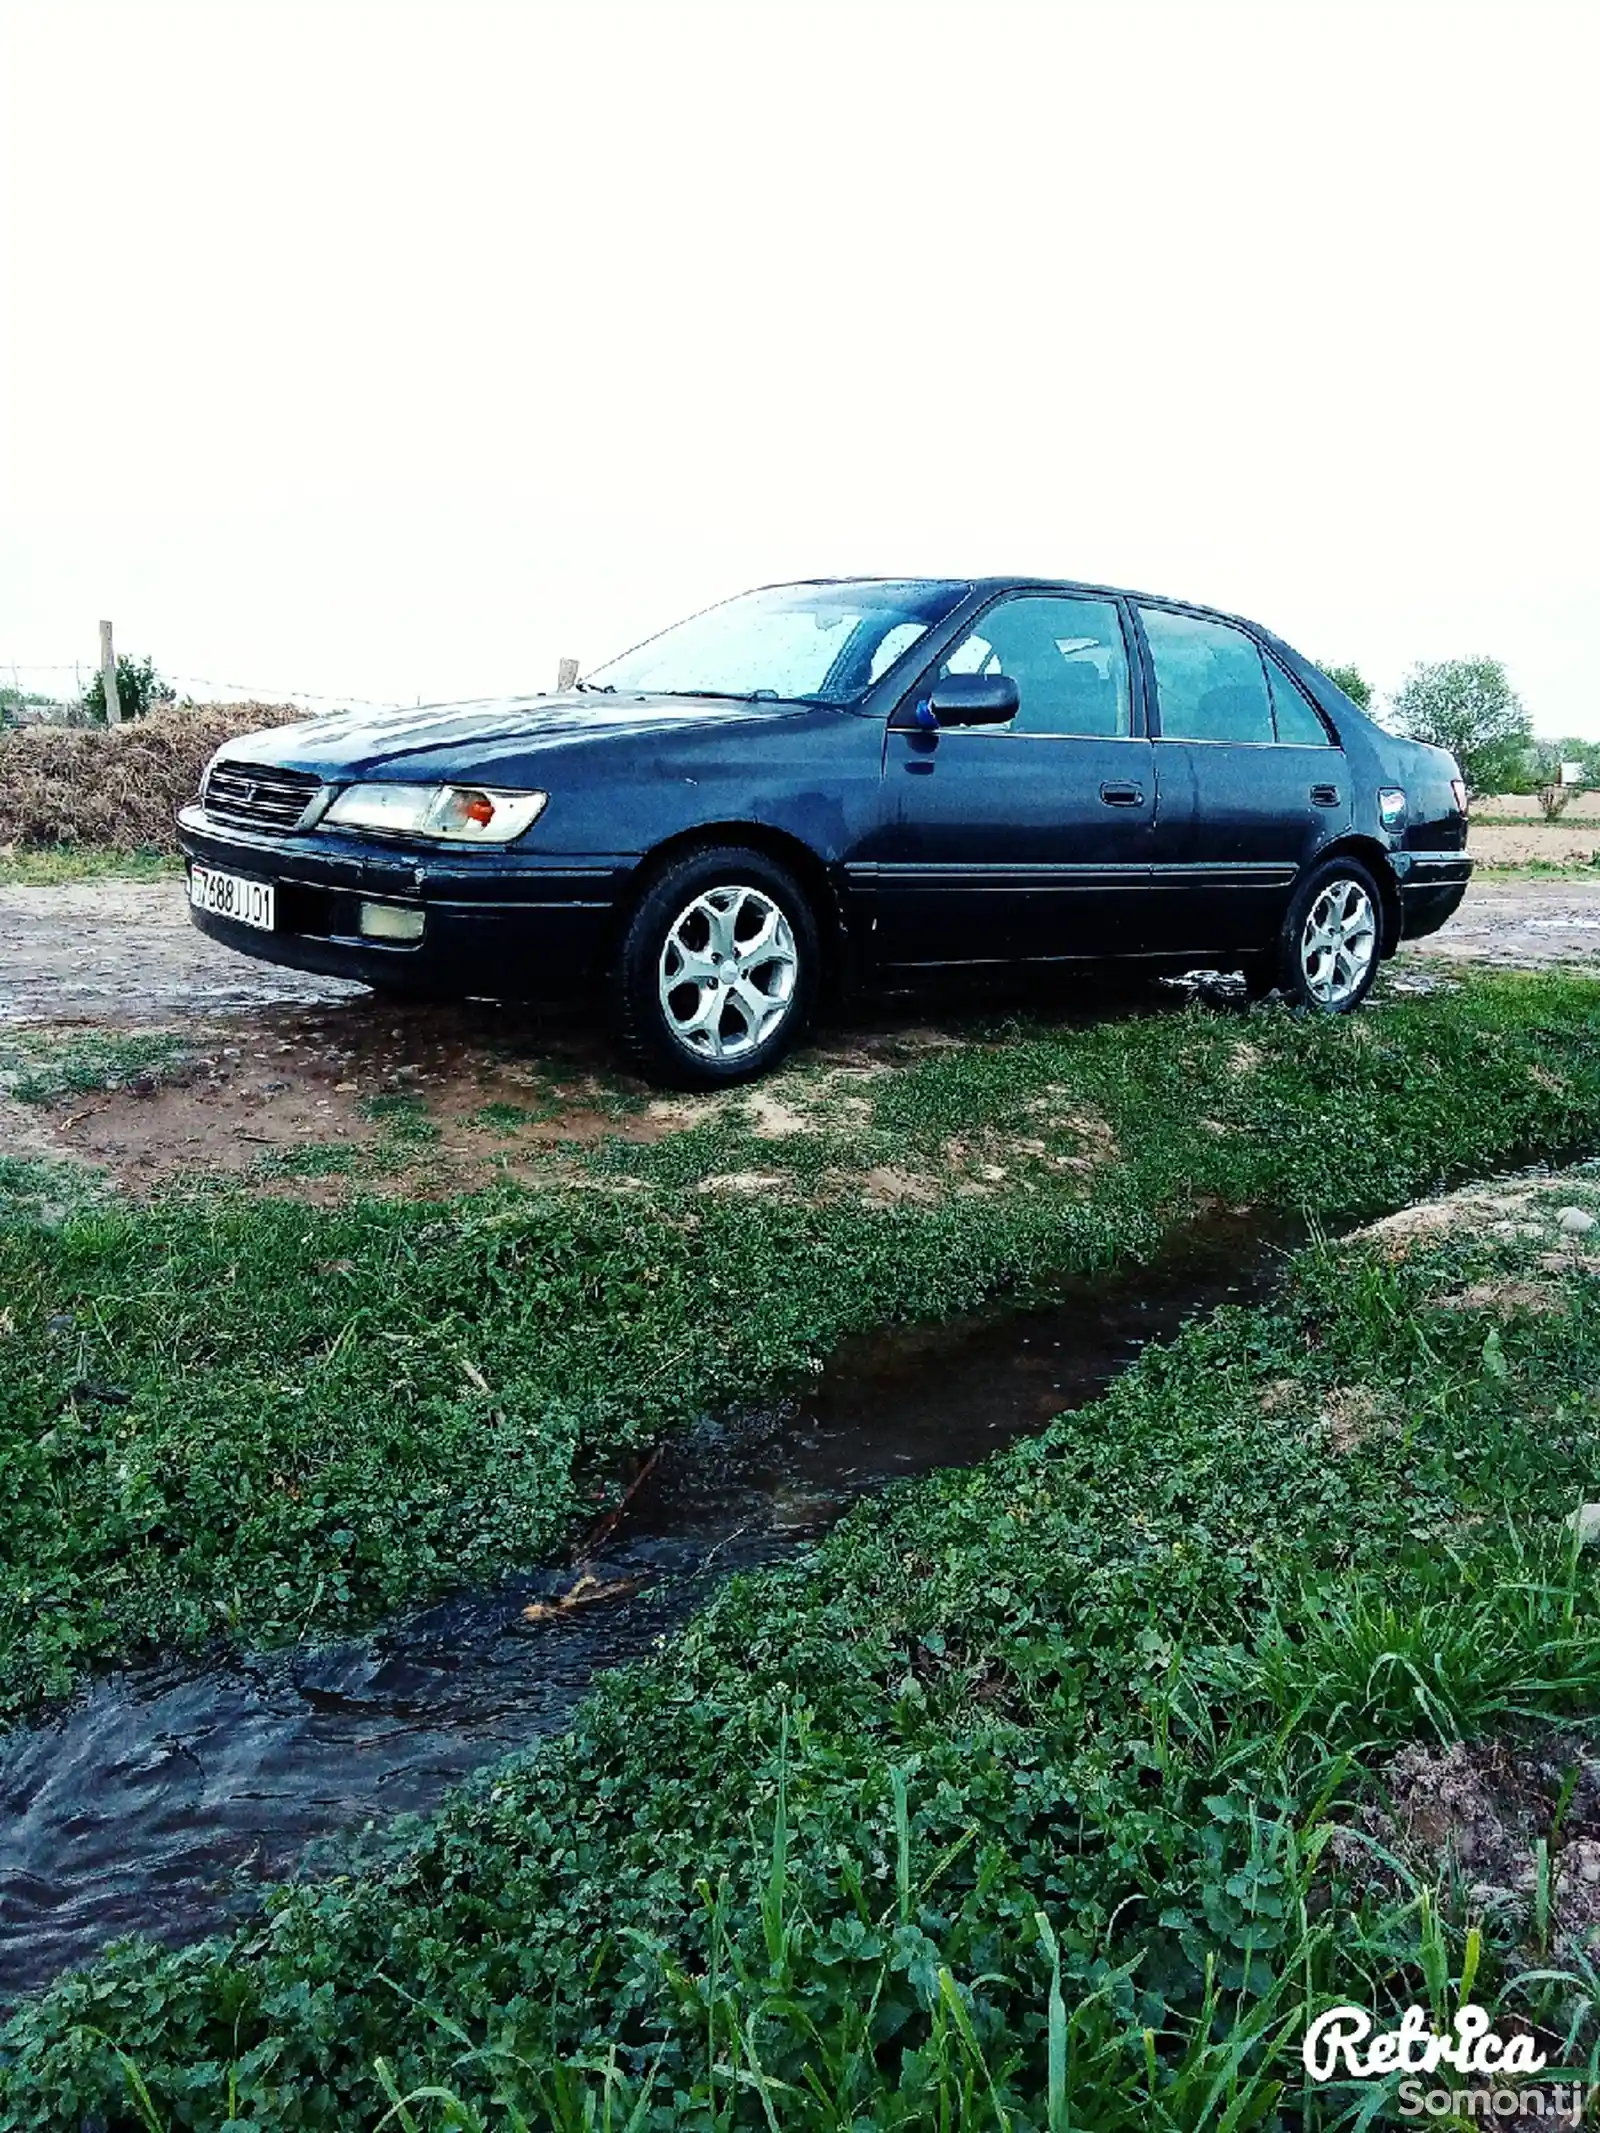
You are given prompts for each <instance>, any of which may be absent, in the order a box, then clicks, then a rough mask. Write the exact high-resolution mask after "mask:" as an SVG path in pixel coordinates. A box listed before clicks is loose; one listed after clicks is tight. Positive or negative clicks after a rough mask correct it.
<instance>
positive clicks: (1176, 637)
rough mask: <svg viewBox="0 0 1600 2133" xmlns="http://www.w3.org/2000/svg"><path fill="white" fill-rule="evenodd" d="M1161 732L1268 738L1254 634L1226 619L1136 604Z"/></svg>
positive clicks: (1184, 736)
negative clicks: (1147, 646)
mask: <svg viewBox="0 0 1600 2133" xmlns="http://www.w3.org/2000/svg"><path fill="white" fill-rule="evenodd" d="M1139 619H1140V620H1141V621H1142V622H1143V624H1144V633H1145V636H1146V637H1147V638H1148V640H1149V644H1150V660H1151V664H1152V665H1153V666H1154V668H1155V677H1156V700H1157V702H1158V704H1159V705H1160V710H1161V733H1162V737H1163V739H1165V740H1174V741H1257V742H1259V741H1270V740H1272V738H1273V726H1272V700H1271V698H1270V697H1269V696H1268V694H1267V677H1266V672H1265V670H1264V668H1263V667H1262V664H1261V654H1260V652H1259V651H1258V650H1257V649H1256V645H1255V640H1254V639H1253V638H1251V637H1247V636H1246V635H1245V633H1244V631H1243V630H1236V629H1234V628H1233V627H1232V626H1231V625H1230V624H1229V623H1226V622H1212V621H1209V620H1208V619H1207V618H1206V617H1205V616H1203V615H1175V614H1173V613H1172V612H1171V611H1170V609H1167V608H1164V607H1141V608H1140V610H1139Z"/></svg>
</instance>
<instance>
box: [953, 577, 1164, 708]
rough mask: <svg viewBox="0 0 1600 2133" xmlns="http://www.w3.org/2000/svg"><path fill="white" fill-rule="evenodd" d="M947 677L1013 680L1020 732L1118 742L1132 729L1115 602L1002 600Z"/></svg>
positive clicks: (1051, 596) (956, 654)
mask: <svg viewBox="0 0 1600 2133" xmlns="http://www.w3.org/2000/svg"><path fill="white" fill-rule="evenodd" d="M939 672H940V675H941V676H943V675H946V674H1008V675H1009V676H1010V677H1011V679H1012V680H1013V681H1014V682H1015V683H1016V685H1017V695H1018V697H1019V698H1020V703H1019V705H1018V709H1017V715H1016V717H1015V718H1014V719H1013V720H1012V722H1011V727H1010V730H1011V731H1013V732H1016V733H1071V734H1079V735H1083V736H1086V737H1090V736H1095V735H1100V736H1104V737H1107V738H1111V739H1117V738H1123V737H1126V735H1127V734H1129V733H1130V732H1131V731H1132V720H1131V716H1130V712H1129V693H1128V657H1127V652H1126V650H1125V649H1124V646H1123V642H1122V623H1121V620H1120V618H1119V616H1118V614H1117V610H1116V606H1115V604H1114V603H1113V602H1112V601H1110V600H1077V599H1071V598H1069V597H1067V596H1066V595H1063V594H1056V593H1018V594H1016V595H1015V596H1014V597H1012V598H1010V599H1006V600H999V601H997V602H996V603H995V605H994V606H993V607H991V608H990V609H989V610H988V612H987V613H986V614H985V615H984V616H983V617H982V619H981V620H980V621H979V623H978V625H977V627H976V628H975V629H974V630H973V632H972V634H971V636H969V637H964V638H963V639H962V641H961V643H960V644H958V645H957V646H956V648H955V650H954V651H953V652H952V653H951V654H950V656H949V658H948V659H947V660H946V661H945V662H944V665H943V666H942V667H941V668H940V669H939ZM977 730H979V731H989V732H993V731H996V730H997V729H995V728H993V727H989V728H979V729H977ZM998 730H1003V729H998Z"/></svg>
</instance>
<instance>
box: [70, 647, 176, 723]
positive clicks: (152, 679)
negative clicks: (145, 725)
mask: <svg viewBox="0 0 1600 2133" xmlns="http://www.w3.org/2000/svg"><path fill="white" fill-rule="evenodd" d="M174 694H175V691H174V690H173V686H172V684H171V682H170V681H167V680H166V679H165V678H164V677H163V676H162V675H160V674H158V673H157V672H156V665H155V661H154V660H153V659H130V658H129V657H128V655H127V653H126V652H121V653H119V654H118V655H117V702H118V703H119V704H120V705H121V707H122V715H123V717H124V718H143V717H144V715H145V713H146V712H147V711H153V710H154V709H155V707H156V705H157V704H170V703H171V702H172V700H173V697H174ZM83 707H84V709H85V710H86V711H87V712H89V713H90V715H91V716H92V717H94V718H96V719H98V720H99V721H100V722H101V723H102V724H104V722H105V715H106V684H105V677H104V676H103V675H102V674H100V673H98V672H97V673H96V675H95V677H94V679H93V681H91V682H90V684H89V686H88V688H87V689H85V690H84V692H83Z"/></svg>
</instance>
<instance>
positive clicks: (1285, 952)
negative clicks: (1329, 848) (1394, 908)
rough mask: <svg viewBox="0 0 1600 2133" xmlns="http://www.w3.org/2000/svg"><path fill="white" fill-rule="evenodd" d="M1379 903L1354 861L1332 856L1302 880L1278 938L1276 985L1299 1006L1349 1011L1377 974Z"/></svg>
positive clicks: (1327, 1011) (1374, 887)
mask: <svg viewBox="0 0 1600 2133" xmlns="http://www.w3.org/2000/svg"><path fill="white" fill-rule="evenodd" d="M1382 928H1383V903H1382V899H1381V897H1380V896H1379V894H1378V885H1377V883H1376V882H1375V881H1374V880H1373V878H1372V876H1371V874H1369V873H1368V871H1367V869H1366V868H1365V867H1364V866H1362V864H1361V863H1360V861H1359V860H1355V859H1330V860H1328V861H1327V862H1326V864H1325V865H1323V866H1320V867H1318V868H1316V869H1315V871H1314V872H1313V873H1311V874H1309V875H1308V876H1307V877H1306V879H1305V880H1304V881H1303V882H1302V883H1301V884H1300V886H1299V888H1298V889H1297V890H1296V891H1295V893H1294V896H1293V898H1292V899H1291V901H1290V904H1289V910H1288V915H1287V917H1286V918H1285V920H1284V926H1283V933H1282V935H1281V937H1280V940H1279V945H1278V957H1277V966H1278V967H1277V976H1278V983H1279V984H1280V985H1281V986H1282V987H1283V989H1284V991H1285V992H1286V993H1287V994H1288V995H1289V997H1290V999H1291V1000H1293V1001H1294V1002H1295V1003H1296V1004H1297V1005H1299V1006H1301V1007H1305V1008H1310V1009H1312V1010H1313V1011H1314V1012H1315V1013H1317V1014H1322V1015H1347V1014H1349V1013H1351V1011H1352V1010H1353V1009H1355V1008H1357V1007H1359V1006H1360V1005H1361V1003H1362V1001H1363V1000H1364V999H1365V998H1366V997H1367V994H1368V993H1369V992H1370V991H1371V990H1372V982H1373V980H1374V978H1376V976H1377V975H1378V956H1379V952H1380V949H1381V947H1382V937H1383V935H1382Z"/></svg>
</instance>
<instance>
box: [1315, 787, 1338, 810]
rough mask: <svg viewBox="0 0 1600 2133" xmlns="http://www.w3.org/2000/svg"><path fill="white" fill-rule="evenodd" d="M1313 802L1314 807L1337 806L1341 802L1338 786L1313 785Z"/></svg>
mask: <svg viewBox="0 0 1600 2133" xmlns="http://www.w3.org/2000/svg"><path fill="white" fill-rule="evenodd" d="M1311 804H1312V806H1313V807H1337V806H1338V804H1339V788H1338V786H1337V785H1313V786H1312V788H1311Z"/></svg>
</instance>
